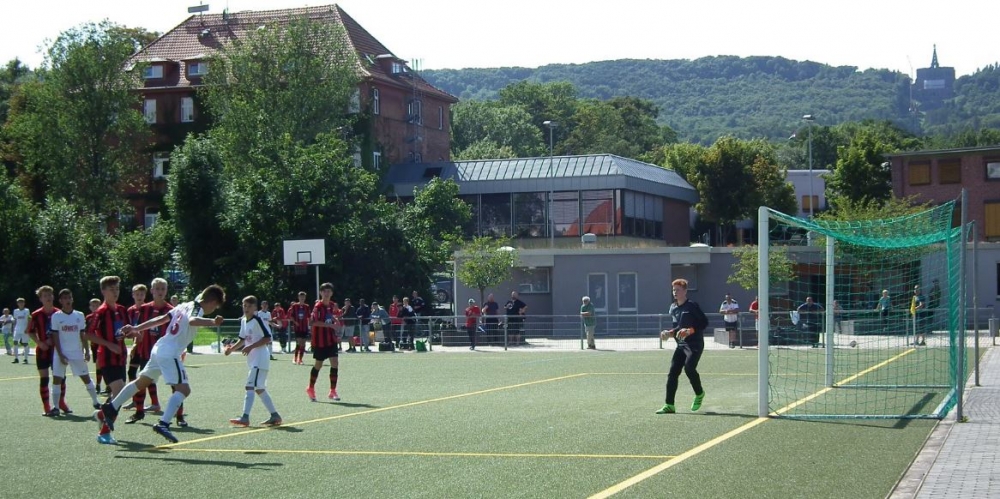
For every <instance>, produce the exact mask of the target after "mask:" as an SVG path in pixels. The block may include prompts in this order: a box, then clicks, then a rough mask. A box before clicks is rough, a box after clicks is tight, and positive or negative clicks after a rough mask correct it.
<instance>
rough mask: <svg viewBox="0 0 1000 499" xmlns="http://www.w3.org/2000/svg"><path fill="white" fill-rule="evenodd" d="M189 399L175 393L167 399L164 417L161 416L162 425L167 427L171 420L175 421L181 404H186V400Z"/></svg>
mask: <svg viewBox="0 0 1000 499" xmlns="http://www.w3.org/2000/svg"><path fill="white" fill-rule="evenodd" d="M185 398H187V397H185V396H184V394H183V393H181V392H174V393H173V394H171V395H170V398H169V399H167V407H166V408H164V409H163V416H160V423H163V424H165V425H168V424H170V420H172V419H174V415H176V414H177V409H178V408H180V406H181V404H183V403H184V399H185Z"/></svg>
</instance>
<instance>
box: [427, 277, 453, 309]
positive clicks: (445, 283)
mask: <svg viewBox="0 0 1000 499" xmlns="http://www.w3.org/2000/svg"><path fill="white" fill-rule="evenodd" d="M454 292H455V279H453V278H451V277H448V276H440V275H436V276H434V282H432V283H431V293H433V294H434V299H436V300H437V302H438V303H451V301H452V298H453V296H451V294H452V293H454Z"/></svg>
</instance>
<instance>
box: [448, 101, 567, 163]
mask: <svg viewBox="0 0 1000 499" xmlns="http://www.w3.org/2000/svg"><path fill="white" fill-rule="evenodd" d="M452 112H453V118H452V125H451V129H452V151H453V152H454V153H455V155H456V156H460V157H463V158H467V159H485V158H487V157H484V156H481V154H482V153H483V152H487V151H490V150H493V149H492V148H489V147H487V146H485V145H484V144H482V143H487V144H494V145H495V147H496V148H497V149H499V150H498V151H497V152H500V153H504V152H505V149H503V148H507V149H509V150H510V151H511V152H512V153H513V154H514V155H513V156H511V157H529V156H535V155H538V154H540V153H541V152H542V150H543V149H545V150H546V151H547V150H548V149H547V147H545V146H543V138H542V133H541V132H540V131H539V129H538V127H537V126H536V125H535V124H533V123H532V116H531V115H530V114H528V112H527V111H526V110H525V109H524V108H523V107H521V106H517V105H511V106H504V105H500V104H498V103H496V102H481V101H469V102H461V103H459V104H456V105H455V106H454V108H453V109H452ZM546 138H547V136H546ZM474 147H475V149H472V148H474ZM470 149H471V150H470ZM470 156H479V157H470Z"/></svg>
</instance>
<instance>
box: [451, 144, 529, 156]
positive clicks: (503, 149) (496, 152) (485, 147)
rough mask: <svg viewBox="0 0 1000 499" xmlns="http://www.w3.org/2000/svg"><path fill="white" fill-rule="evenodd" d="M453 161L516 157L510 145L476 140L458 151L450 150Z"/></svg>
mask: <svg viewBox="0 0 1000 499" xmlns="http://www.w3.org/2000/svg"><path fill="white" fill-rule="evenodd" d="M452 157H453V159H454V160H455V161H469V160H476V159H513V158H516V157H518V156H517V153H515V152H514V150H513V149H511V148H510V146H501V145H499V144H497V143H496V142H492V141H489V140H478V141H476V142H473V143H472V144H471V145H469V147H466V148H465V149H462V150H461V151H458V152H452Z"/></svg>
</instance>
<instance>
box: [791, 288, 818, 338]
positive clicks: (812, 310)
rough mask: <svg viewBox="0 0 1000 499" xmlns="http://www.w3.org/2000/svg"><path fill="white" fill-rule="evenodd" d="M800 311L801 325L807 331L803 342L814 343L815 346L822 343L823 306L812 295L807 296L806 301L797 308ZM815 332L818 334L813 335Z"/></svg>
mask: <svg viewBox="0 0 1000 499" xmlns="http://www.w3.org/2000/svg"><path fill="white" fill-rule="evenodd" d="M795 311H796V312H798V313H799V327H800V328H802V331H803V332H804V333H806V338H805V341H804V342H803V343H812V344H813V346H815V345H816V344H818V343H820V339H819V333H820V331H821V330H822V328H821V327H820V326H821V325H822V323H823V307H822V306H821V305H820V304H819V303H816V302H814V301H813V299H812V297H811V296H807V297H806V302H805V303H803V304H802V305H799V308H797V309H795ZM813 334H815V335H816V336H815V337H813ZM814 340H815V341H814Z"/></svg>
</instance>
